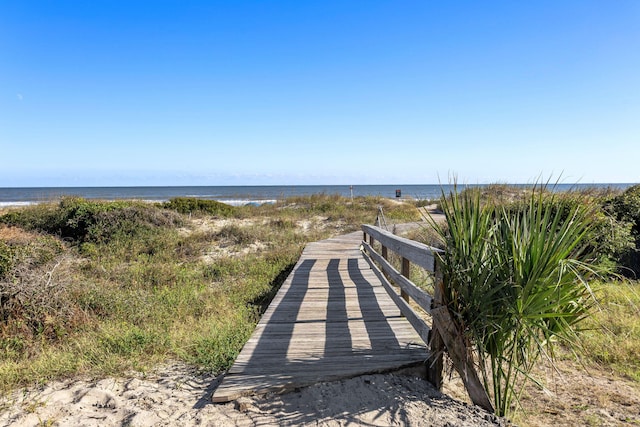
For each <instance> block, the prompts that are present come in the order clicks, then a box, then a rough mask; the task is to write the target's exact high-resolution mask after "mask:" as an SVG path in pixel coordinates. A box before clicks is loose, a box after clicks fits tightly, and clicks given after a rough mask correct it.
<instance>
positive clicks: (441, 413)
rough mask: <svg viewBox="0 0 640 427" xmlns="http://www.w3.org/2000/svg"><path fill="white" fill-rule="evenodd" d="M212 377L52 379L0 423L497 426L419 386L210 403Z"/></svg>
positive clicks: (355, 382) (24, 394) (19, 400)
mask: <svg viewBox="0 0 640 427" xmlns="http://www.w3.org/2000/svg"><path fill="white" fill-rule="evenodd" d="M219 380H220V378H216V377H213V376H208V375H202V374H198V373H196V372H195V371H194V370H193V369H190V368H189V367H187V366H185V365H183V364H180V363H176V364H172V365H167V366H164V367H162V368H159V369H158V370H157V371H155V372H154V373H151V374H148V375H146V376H143V375H142V374H135V375H132V376H131V377H129V378H117V379H116V378H108V379H102V380H99V381H88V380H73V381H64V382H54V383H51V384H49V385H47V386H45V387H43V388H40V389H32V390H23V391H20V392H15V393H13V394H12V395H10V396H5V397H3V398H2V399H1V400H0V402H1V404H2V413H1V414H0V425H3V426H9V425H11V426H41V425H59V426H253V425H261V426H270V425H320V426H346V425H367V426H392V425H415V426H445V425H446V426H493V425H501V424H500V421H499V420H498V419H496V418H495V417H493V416H492V415H489V414H487V413H485V412H484V411H482V410H480V409H478V408H475V407H472V406H469V405H467V404H464V403H461V402H459V401H456V400H453V399H451V398H449V397H448V396H445V395H443V394H441V393H439V392H438V391H436V390H434V389H433V388H432V387H431V386H430V385H429V384H428V383H427V382H426V381H424V380H422V379H420V378H417V377H411V376H404V375H393V374H386V375H367V376H362V377H357V378H353V379H349V380H343V381H338V382H332V383H321V384H317V385H315V386H312V387H308V388H304V389H300V390H297V391H294V392H291V393H287V394H282V395H274V394H271V395H267V396H264V397H251V398H241V399H239V401H237V402H235V403H227V404H222V405H221V404H213V403H211V393H212V391H213V389H214V387H215V386H216V385H217V383H218V381H219Z"/></svg>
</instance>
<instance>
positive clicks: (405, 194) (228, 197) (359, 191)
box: [0, 183, 634, 207]
mask: <svg viewBox="0 0 640 427" xmlns="http://www.w3.org/2000/svg"><path fill="white" fill-rule="evenodd" d="M456 185H457V187H458V188H460V187H486V186H489V185H509V186H516V187H523V188H526V187H532V186H534V185H548V186H549V187H551V188H553V189H555V190H557V191H568V190H572V189H588V188H600V189H606V188H614V189H619V190H624V189H625V188H628V187H630V186H632V185H634V184H633V183H597V184H583V183H572V184H567V183H554V184H551V183H548V184H545V183H542V184H540V183H538V184H535V183H532V184H499V183H497V184H377V185H335V184H331V185H311V184H304V185H186V186H185V185H176V186H161V185H158V186H87V187H82V186H78V187H53V186H52V187H0V207H8V206H23V205H29V204H37V203H46V202H54V201H57V200H59V199H61V198H62V197H65V196H76V197H83V198H86V199H98V200H141V201H148V202H163V201H168V200H170V199H172V198H176V197H194V198H201V199H210V200H218V201H220V202H223V203H228V204H233V205H243V204H249V203H268V202H274V201H277V200H282V199H285V198H287V197H295V196H309V195H313V194H323V193H324V194H330V195H335V194H337V195H341V196H345V197H359V196H380V197H385V198H404V199H417V200H424V199H428V200H433V199H437V198H439V197H440V196H441V194H442V191H445V192H448V191H450V190H452V189H453V188H454V187H455V186H456Z"/></svg>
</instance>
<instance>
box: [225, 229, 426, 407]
mask: <svg viewBox="0 0 640 427" xmlns="http://www.w3.org/2000/svg"><path fill="white" fill-rule="evenodd" d="M360 243H361V233H359V232H358V233H351V234H349V235H346V236H342V237H340V238H339V239H330V240H328V241H321V242H315V243H312V244H309V245H307V247H306V249H305V250H304V251H303V254H302V256H301V257H300V260H299V261H298V263H297V264H296V266H295V267H294V270H293V271H292V272H291V274H290V275H289V277H288V278H287V279H286V280H285V282H284V284H283V285H282V287H281V288H280V290H279V292H278V294H277V295H276V297H275V298H274V299H273V301H272V303H271V304H270V306H269V308H268V309H267V311H266V312H265V314H264V315H263V317H262V319H261V320H260V322H259V323H258V325H257V327H256V329H255V331H254V333H253V335H252V336H251V338H250V339H249V340H248V341H247V343H246V344H245V346H244V348H243V349H242V352H241V353H240V355H239V356H238V358H237V359H236V362H235V363H234V365H233V367H232V368H231V369H230V370H229V372H228V373H227V375H226V377H225V378H224V380H223V381H222V383H221V384H220V386H219V387H218V389H217V390H216V391H215V393H214V396H213V400H214V401H215V402H224V401H228V400H233V399H236V398H238V397H240V396H242V395H246V394H251V393H256V392H257V393H262V392H265V391H282V390H287V389H292V388H296V387H302V386H306V385H310V384H313V383H315V382H318V381H332V380H335V379H341V378H348V377H352V376H356V375H361V374H365V373H374V372H384V371H388V370H392V369H397V368H401V367H404V366H410V365H414V364H416V363H421V362H424V360H426V359H427V358H428V357H429V353H428V351H427V349H426V345H425V344H424V342H423V340H421V338H420V336H419V335H418V334H417V333H416V331H415V330H414V329H413V328H412V326H411V325H410V324H409V323H408V322H407V320H406V319H404V318H401V317H400V309H399V308H398V307H397V306H396V304H395V303H394V302H393V300H392V299H391V298H390V297H389V294H388V293H387V291H386V290H385V288H384V285H383V284H382V283H381V281H380V279H379V277H378V275H377V273H376V272H374V271H373V270H371V267H370V265H369V263H368V262H367V261H366V260H365V258H364V257H363V254H362V252H361V251H360V249H359V247H360Z"/></svg>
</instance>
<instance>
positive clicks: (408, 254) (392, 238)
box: [362, 224, 440, 271]
mask: <svg viewBox="0 0 640 427" xmlns="http://www.w3.org/2000/svg"><path fill="white" fill-rule="evenodd" d="M362 230H363V231H364V232H365V233H366V234H368V235H369V236H372V237H373V238H374V239H375V240H377V241H379V242H380V243H381V244H382V245H383V246H385V247H386V248H388V249H391V250H392V251H393V252H395V253H397V254H398V255H400V256H401V257H403V258H406V259H408V260H409V261H411V262H412V263H414V264H416V265H419V266H420V267H422V268H424V269H425V270H428V271H433V269H434V263H435V258H434V256H433V254H434V253H436V252H440V249H437V248H432V247H431V246H427V245H425V244H424V243H420V242H415V241H413V240H409V239H406V238H404V237H400V236H396V235H395V234H392V233H390V232H388V231H386V230H383V229H381V228H378V227H374V226H372V225H366V224H365V225H363V226H362Z"/></svg>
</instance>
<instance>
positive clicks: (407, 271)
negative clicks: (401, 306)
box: [400, 257, 411, 302]
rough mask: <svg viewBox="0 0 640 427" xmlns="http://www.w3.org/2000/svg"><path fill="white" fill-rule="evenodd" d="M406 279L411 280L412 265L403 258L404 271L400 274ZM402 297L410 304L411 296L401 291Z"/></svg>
mask: <svg viewBox="0 0 640 427" xmlns="http://www.w3.org/2000/svg"><path fill="white" fill-rule="evenodd" d="M400 273H402V275H403V276H404V277H406V278H407V279H409V280H411V277H410V276H411V263H410V262H409V260H408V259H406V258H404V257H403V258H402V271H401V272H400ZM400 296H401V297H402V299H403V300H405V301H406V302H409V295H408V294H407V293H406V292H405V291H400Z"/></svg>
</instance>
